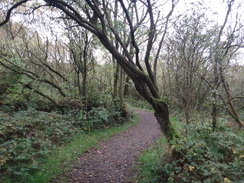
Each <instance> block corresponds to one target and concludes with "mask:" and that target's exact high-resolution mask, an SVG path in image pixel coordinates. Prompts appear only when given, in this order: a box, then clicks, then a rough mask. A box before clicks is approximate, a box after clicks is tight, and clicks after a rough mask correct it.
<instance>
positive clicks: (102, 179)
mask: <svg viewBox="0 0 244 183" xmlns="http://www.w3.org/2000/svg"><path fill="white" fill-rule="evenodd" d="M135 112H136V113H138V114H139V116H140V122H139V123H138V124H137V125H136V126H134V127H132V128H130V129H128V130H126V131H124V132H122V133H120V134H118V135H115V136H113V137H112V138H110V139H108V140H106V141H103V142H101V143H100V144H98V148H97V149H90V150H89V151H88V152H87V153H86V154H84V155H83V156H82V157H80V158H79V159H78V160H77V165H76V166H75V168H74V169H73V170H72V172H71V178H70V181H69V182H70V183H129V182H130V178H131V177H132V176H133V170H132V167H133V165H134V163H135V160H136V159H137V158H138V156H139V155H140V153H141V152H142V151H143V150H144V149H147V148H148V147H149V146H150V145H151V144H153V143H154V142H155V140H156V139H157V138H159V137H160V136H161V134H162V133H161V131H160V129H159V125H158V124H157V121H156V119H155V117H154V115H153V114H152V113H150V112H146V111H144V110H140V109H135Z"/></svg>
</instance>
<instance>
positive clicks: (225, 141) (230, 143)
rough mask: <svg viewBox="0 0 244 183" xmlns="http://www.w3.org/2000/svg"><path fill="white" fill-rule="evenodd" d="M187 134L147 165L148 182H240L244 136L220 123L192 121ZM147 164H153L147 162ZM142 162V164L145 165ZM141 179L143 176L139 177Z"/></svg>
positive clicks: (243, 160)
mask: <svg viewBox="0 0 244 183" xmlns="http://www.w3.org/2000/svg"><path fill="white" fill-rule="evenodd" d="M187 128H188V134H187V135H186V136H184V137H183V138H180V139H177V140H175V141H173V142H171V143H172V146H171V147H170V148H168V149H166V150H165V149H164V153H161V155H160V157H161V161H160V162H159V161H157V162H156V163H155V165H153V166H150V169H151V175H150V176H151V177H153V178H151V179H150V180H147V182H152V183H159V182H169V183H170V182H172V183H173V182H179V183H184V182H185V183H188V182H206V183H207V182H209V183H212V182H216V183H220V182H221V183H222V182H226V183H227V182H229V183H230V182H236V183H238V182H242V181H243V180H244V175H243V171H244V154H243V152H244V146H243V144H244V138H243V133H240V134H239V135H238V132H237V133H233V132H232V131H231V130H230V129H228V128H226V127H224V126H221V127H220V128H219V129H218V131H217V132H212V128H211V125H208V124H203V125H199V124H191V125H188V126H187ZM146 164H152V162H148V163H146ZM144 166H145V165H144ZM142 182H143V180H142Z"/></svg>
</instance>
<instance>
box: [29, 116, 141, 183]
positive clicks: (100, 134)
mask: <svg viewBox="0 0 244 183" xmlns="http://www.w3.org/2000/svg"><path fill="white" fill-rule="evenodd" d="M137 122H139V117H138V116H137V115H135V116H134V118H133V119H131V120H130V121H129V122H128V123H125V124H124V125H122V126H118V127H111V128H109V129H106V130H102V131H95V132H94V133H92V134H77V135H76V136H75V137H74V139H73V140H72V141H71V142H70V143H68V144H67V145H65V146H64V147H61V148H58V149H53V150H52V153H51V156H50V157H49V158H48V160H47V161H46V163H45V164H44V166H43V167H42V170H41V171H40V172H38V173H36V174H35V175H34V176H33V177H31V178H30V180H29V182H30V183H46V182H48V181H50V180H51V179H53V178H54V179H55V177H59V182H60V181H61V182H63V183H65V182H67V176H65V175H67V172H69V170H70V168H72V166H71V165H72V164H74V163H75V161H76V160H77V158H78V157H79V156H81V155H82V154H83V153H84V152H86V151H87V150H88V149H89V148H91V147H96V145H97V144H98V142H100V141H101V140H106V139H108V138H109V137H111V136H113V135H115V134H118V133H120V132H122V131H124V130H126V129H128V128H129V127H131V126H134V125H135V124H137Z"/></svg>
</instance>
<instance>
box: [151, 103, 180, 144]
mask: <svg viewBox="0 0 244 183" xmlns="http://www.w3.org/2000/svg"><path fill="white" fill-rule="evenodd" d="M153 107H154V110H155V114H154V115H155V117H156V119H157V121H158V123H159V125H160V128H161V130H162V132H163V133H164V135H165V137H166V138H167V141H168V142H170V141H171V140H174V139H175V138H179V135H178V133H177V132H176V130H175V128H174V127H173V125H172V123H171V122H170V119H169V109H168V105H167V104H166V103H165V102H163V101H160V100H157V99H156V100H154V105H153Z"/></svg>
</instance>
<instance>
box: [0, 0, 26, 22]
mask: <svg viewBox="0 0 244 183" xmlns="http://www.w3.org/2000/svg"><path fill="white" fill-rule="evenodd" d="M27 1H29V0H22V1H19V2H17V3H15V4H14V5H13V6H12V7H11V8H9V10H8V11H7V16H6V18H5V20H4V21H3V22H0V26H2V25H4V24H6V23H8V21H9V20H10V16H11V13H12V11H13V10H14V9H16V8H18V7H19V6H21V5H22V4H24V3H26V2H27Z"/></svg>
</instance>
